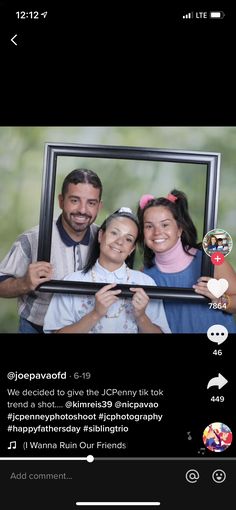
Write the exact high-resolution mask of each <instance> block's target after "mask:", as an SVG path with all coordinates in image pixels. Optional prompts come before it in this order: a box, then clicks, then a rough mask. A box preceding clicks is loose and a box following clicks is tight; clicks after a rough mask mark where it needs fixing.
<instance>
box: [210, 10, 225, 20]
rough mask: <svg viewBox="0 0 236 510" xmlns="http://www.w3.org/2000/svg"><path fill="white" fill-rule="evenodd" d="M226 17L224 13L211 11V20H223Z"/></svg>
mask: <svg viewBox="0 0 236 510" xmlns="http://www.w3.org/2000/svg"><path fill="white" fill-rule="evenodd" d="M224 16H225V13H224V12H223V11H211V12H210V18H211V19H223V18H224Z"/></svg>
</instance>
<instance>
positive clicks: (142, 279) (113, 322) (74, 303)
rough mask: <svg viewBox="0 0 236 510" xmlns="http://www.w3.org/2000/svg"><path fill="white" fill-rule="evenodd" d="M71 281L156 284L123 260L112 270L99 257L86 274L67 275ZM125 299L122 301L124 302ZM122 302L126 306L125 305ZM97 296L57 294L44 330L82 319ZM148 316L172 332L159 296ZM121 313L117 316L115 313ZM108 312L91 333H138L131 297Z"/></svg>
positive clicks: (47, 331)
mask: <svg viewBox="0 0 236 510" xmlns="http://www.w3.org/2000/svg"><path fill="white" fill-rule="evenodd" d="M64 280H69V281H81V282H93V281H94V280H95V281H96V283H101V282H103V283H117V284H129V285H130V286H131V287H132V286H135V285H144V286H145V285H153V286H155V285H156V284H155V282H154V280H153V279H152V278H150V276H147V275H145V274H144V273H142V272H141V271H134V270H133V269H129V268H128V267H127V266H126V264H125V263H124V264H123V265H122V266H121V267H120V268H119V269H117V270H116V271H113V272H110V271H108V270H107V269H105V268H104V267H102V266H101V265H100V264H99V262H98V261H97V262H96V264H95V266H94V267H93V269H92V270H90V271H88V272H87V273H86V274H84V273H83V272H82V271H76V272H75V273H72V274H70V275H68V276H66V277H65V278H64ZM122 302H123V303H122ZM122 304H123V307H122ZM94 307H95V296H93V295H91V296H88V295H75V294H54V296H53V298H52V300H51V302H50V305H49V307H48V311H47V313H46V316H45V320H44V332H45V333H53V332H54V331H56V330H58V329H61V328H63V327H65V326H69V325H71V324H74V323H76V322H79V321H80V320H81V319H82V317H84V316H85V315H87V314H88V313H89V312H91V311H92V310H94ZM145 313H146V315H147V317H149V319H150V320H151V322H152V323H153V324H156V325H157V326H159V327H160V329H161V331H163V333H171V331H170V328H169V325H168V322H167V319H166V314H165V310H164V306H163V303H162V300H160V299H150V301H149V303H148V305H147V308H146V311H145ZM116 314H117V315H118V314H119V316H118V317H114V315H116ZM108 315H109V316H112V317H105V316H104V317H102V318H101V319H100V320H99V321H98V322H97V323H96V325H95V326H94V327H93V328H92V329H91V330H90V331H89V333H138V326H137V322H136V319H135V316H134V312H133V306H132V303H131V298H125V299H122V298H121V299H119V300H118V301H117V302H116V303H114V304H113V305H111V306H110V307H109V309H108Z"/></svg>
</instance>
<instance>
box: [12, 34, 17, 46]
mask: <svg viewBox="0 0 236 510" xmlns="http://www.w3.org/2000/svg"><path fill="white" fill-rule="evenodd" d="M16 36H17V34H15V35H13V37H12V38H11V42H13V44H15V46H17V43H16V41H14V39H15V38H16Z"/></svg>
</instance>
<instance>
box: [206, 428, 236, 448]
mask: <svg viewBox="0 0 236 510" xmlns="http://www.w3.org/2000/svg"><path fill="white" fill-rule="evenodd" d="M202 439H203V443H204V445H205V447H206V448H208V450H210V451H212V452H217V453H219V452H223V451H225V450H226V449H227V448H228V447H229V446H230V445H231V443H232V440H233V434H232V432H231V430H230V428H229V427H228V426H227V425H225V424H224V423H221V422H215V423H211V424H210V425H208V426H207V427H206V428H205V429H204V431H203V436H202Z"/></svg>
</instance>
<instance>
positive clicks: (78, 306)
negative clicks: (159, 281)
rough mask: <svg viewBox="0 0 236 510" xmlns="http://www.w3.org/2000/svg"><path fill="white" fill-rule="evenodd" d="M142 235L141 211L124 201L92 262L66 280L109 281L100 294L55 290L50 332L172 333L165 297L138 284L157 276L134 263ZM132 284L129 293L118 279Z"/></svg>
mask: <svg viewBox="0 0 236 510" xmlns="http://www.w3.org/2000/svg"><path fill="white" fill-rule="evenodd" d="M139 235H140V230H139V223H138V219H137V217H136V216H135V215H134V214H133V213H132V211H131V209H128V208H126V207H122V208H121V209H119V210H118V211H116V212H114V213H113V214H111V215H110V216H109V217H108V218H107V219H106V220H105V221H104V222H103V224H102V225H101V227H100V229H99V231H98V234H97V237H96V239H95V242H94V245H93V248H92V251H91V256H90V258H89V261H88V264H87V266H86V267H85V268H84V269H83V270H82V271H77V272H75V273H72V274H70V275H68V276H66V278H64V279H65V280H69V281H83V282H94V283H101V282H104V283H107V284H108V285H104V286H103V287H102V288H101V289H100V290H99V291H98V292H96V294H95V296H88V295H72V294H54V296H53V298H52V300H51V302H50V305H49V308H48V311H47V314H46V316H45V321H44V332H45V333H171V331H170V328H169V325H168V322H167V319H166V315H165V311H164V306H163V303H162V300H160V299H150V300H149V297H148V296H147V294H146V292H145V291H144V290H143V289H142V288H136V287H135V285H144V286H146V285H153V286H155V282H154V280H153V279H152V278H151V277H150V276H147V275H145V274H144V273H142V272H141V271H134V270H133V269H131V267H132V263H133V259H134V252H135V248H136V243H137V241H138V238H139ZM119 283H120V284H128V285H130V290H131V292H133V296H132V298H126V299H123V298H121V297H120V296H119V294H120V293H121V290H118V289H116V285H117V284H119Z"/></svg>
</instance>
